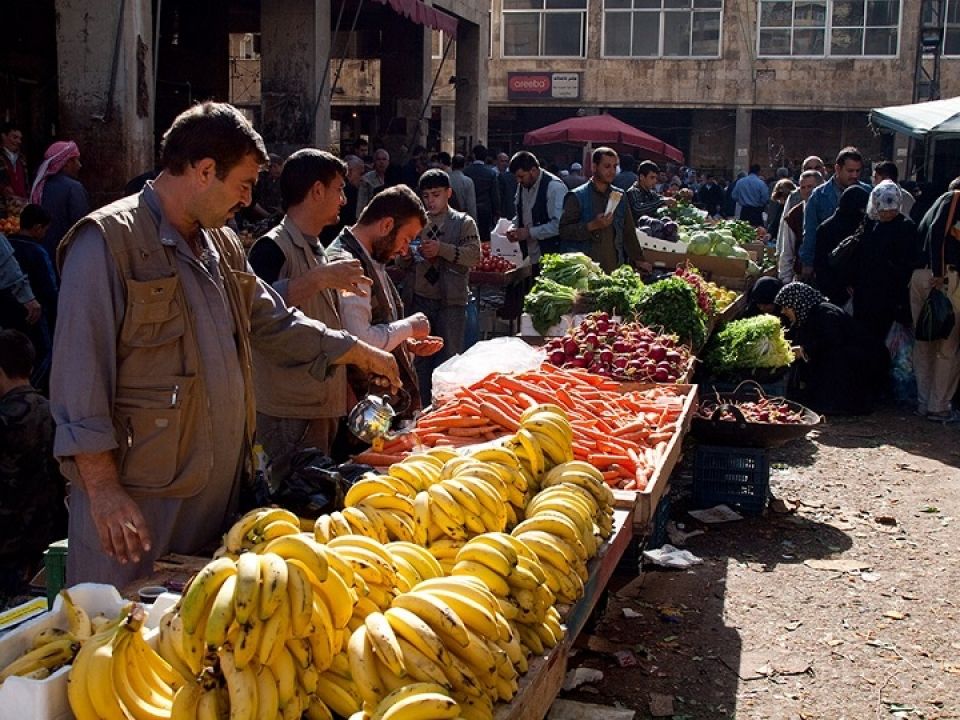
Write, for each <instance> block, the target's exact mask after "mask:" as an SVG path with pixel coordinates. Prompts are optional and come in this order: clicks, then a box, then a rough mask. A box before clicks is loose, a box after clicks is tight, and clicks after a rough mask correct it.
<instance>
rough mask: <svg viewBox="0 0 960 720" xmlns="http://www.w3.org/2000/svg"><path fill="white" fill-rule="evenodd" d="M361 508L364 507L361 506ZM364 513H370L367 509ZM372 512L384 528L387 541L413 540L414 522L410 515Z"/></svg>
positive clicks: (393, 512)
mask: <svg viewBox="0 0 960 720" xmlns="http://www.w3.org/2000/svg"><path fill="white" fill-rule="evenodd" d="M411 505H412V501H411ZM361 507H365V506H364V505H361ZM366 511H367V512H368V513H369V512H371V510H370V509H369V508H366ZM373 512H374V513H375V514H377V516H378V517H379V518H380V520H381V521H382V522H383V525H384V527H386V529H387V538H388V539H391V540H401V541H405V542H411V541H412V540H413V534H414V531H413V523H414V521H413V516H412V515H404V514H403V513H400V512H396V511H393V510H373Z"/></svg>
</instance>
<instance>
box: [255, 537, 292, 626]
mask: <svg viewBox="0 0 960 720" xmlns="http://www.w3.org/2000/svg"><path fill="white" fill-rule="evenodd" d="M259 558H260V595H259V601H258V606H257V617H259V618H260V619H261V620H263V621H266V620H268V619H269V618H271V617H273V616H274V614H275V613H276V612H277V608H279V607H280V606H281V605H284V604H286V602H287V581H288V577H289V570H288V568H287V562H286V560H284V559H283V558H282V557H280V556H279V555H277V554H276V553H273V552H264V553H263V554H262V555H259Z"/></svg>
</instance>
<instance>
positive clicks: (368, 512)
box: [315, 473, 415, 542]
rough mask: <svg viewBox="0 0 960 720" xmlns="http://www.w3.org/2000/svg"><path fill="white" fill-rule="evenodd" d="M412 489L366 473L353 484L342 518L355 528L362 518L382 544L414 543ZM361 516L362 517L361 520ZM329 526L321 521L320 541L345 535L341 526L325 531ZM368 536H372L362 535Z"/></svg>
mask: <svg viewBox="0 0 960 720" xmlns="http://www.w3.org/2000/svg"><path fill="white" fill-rule="evenodd" d="M409 488H410V486H409V485H408V484H407V483H406V482H404V481H403V480H399V479H397V478H394V477H391V476H390V475H377V474H375V473H367V474H365V475H364V476H363V477H361V478H360V479H359V480H358V481H357V482H356V483H354V484H353V485H352V486H351V487H350V489H349V490H348V491H347V494H346V497H345V498H344V506H345V507H344V509H343V510H342V511H341V514H342V515H343V516H344V519H346V520H347V522H348V523H349V524H350V525H352V526H354V527H355V526H356V524H357V523H359V522H360V521H361V520H362V518H366V523H367V525H368V526H369V525H370V524H372V525H373V526H374V527H375V528H376V529H377V536H378V538H379V539H380V541H381V542H390V541H391V540H402V541H404V542H411V541H412V540H413V539H414V524H415V521H414V514H413V493H411V492H410V489H409ZM361 516H362V517H361ZM325 524H326V523H325V522H323V521H321V520H318V521H317V525H316V530H315V531H316V532H317V540H318V541H320V542H325V541H326V540H327V539H329V537H331V536H336V535H342V534H346V533H341V532H337V531H338V530H340V529H342V525H340V524H339V523H338V524H337V525H336V526H334V524H333V523H332V522H331V523H330V525H331V527H330V529H329V530H327V531H326V536H327V537H326V538H324V537H322V535H323V534H324V530H325V529H326V528H324V527H323V526H324V525H325ZM359 534H361V535H368V534H369V532H361V533H359Z"/></svg>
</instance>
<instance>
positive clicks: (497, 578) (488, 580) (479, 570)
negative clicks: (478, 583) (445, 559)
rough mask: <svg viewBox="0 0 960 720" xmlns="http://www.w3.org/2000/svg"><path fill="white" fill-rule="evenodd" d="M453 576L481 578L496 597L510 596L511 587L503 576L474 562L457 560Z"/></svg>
mask: <svg viewBox="0 0 960 720" xmlns="http://www.w3.org/2000/svg"><path fill="white" fill-rule="evenodd" d="M451 574H452V575H472V576H473V577H476V578H479V579H480V580H482V581H483V583H484V585H486V586H487V588H489V590H490V592H492V593H493V594H494V595H500V596H501V597H506V596H507V595H509V594H510V586H509V585H508V584H507V580H506V578H505V577H504V576H503V575H500V574H498V573H496V572H494V571H493V570H491V569H490V568H489V567H487V566H486V565H481V564H480V563H478V562H474V561H473V560H457V561H456V564H454V566H453V572H452V573H451ZM508 574H509V573H508Z"/></svg>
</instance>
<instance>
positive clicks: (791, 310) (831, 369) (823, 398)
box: [775, 282, 887, 415]
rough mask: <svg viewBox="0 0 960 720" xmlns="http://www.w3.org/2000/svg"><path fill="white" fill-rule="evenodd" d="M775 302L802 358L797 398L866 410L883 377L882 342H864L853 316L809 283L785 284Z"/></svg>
mask: <svg viewBox="0 0 960 720" xmlns="http://www.w3.org/2000/svg"><path fill="white" fill-rule="evenodd" d="M775 302H776V304H777V306H778V307H779V308H780V313H781V315H783V317H784V318H785V319H786V321H787V323H788V324H789V325H790V330H789V335H790V338H791V341H792V342H793V344H794V352H795V353H796V354H797V358H798V363H801V364H802V370H801V372H800V373H799V374H800V378H801V381H802V382H803V383H805V388H804V393H803V397H802V398H800V399H801V401H803V402H806V403H807V404H808V405H809V406H810V407H811V408H813V409H814V410H816V411H817V412H819V413H826V414H829V415H863V414H866V413H869V412H871V410H872V406H873V401H874V400H875V396H876V387H877V383H878V380H879V379H881V378H883V377H885V372H886V357H887V355H886V348H885V347H884V346H883V345H882V344H881V345H879V346H877V345H876V344H875V343H871V342H869V340H868V339H867V338H865V337H864V336H863V333H861V332H859V331H858V329H857V326H856V325H855V323H854V321H853V318H852V317H850V316H849V315H847V314H846V313H845V312H844V311H843V310H841V309H840V308H838V307H837V306H836V305H833V304H832V303H830V302H828V301H827V299H826V298H825V297H824V296H823V295H822V294H821V293H820V291H819V290H817V289H816V288H813V287H810V286H809V285H806V284H804V283H801V282H792V283H790V284H788V285H785V286H784V288H783V289H782V290H781V291H780V292H779V293H777V297H776V299H775Z"/></svg>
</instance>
